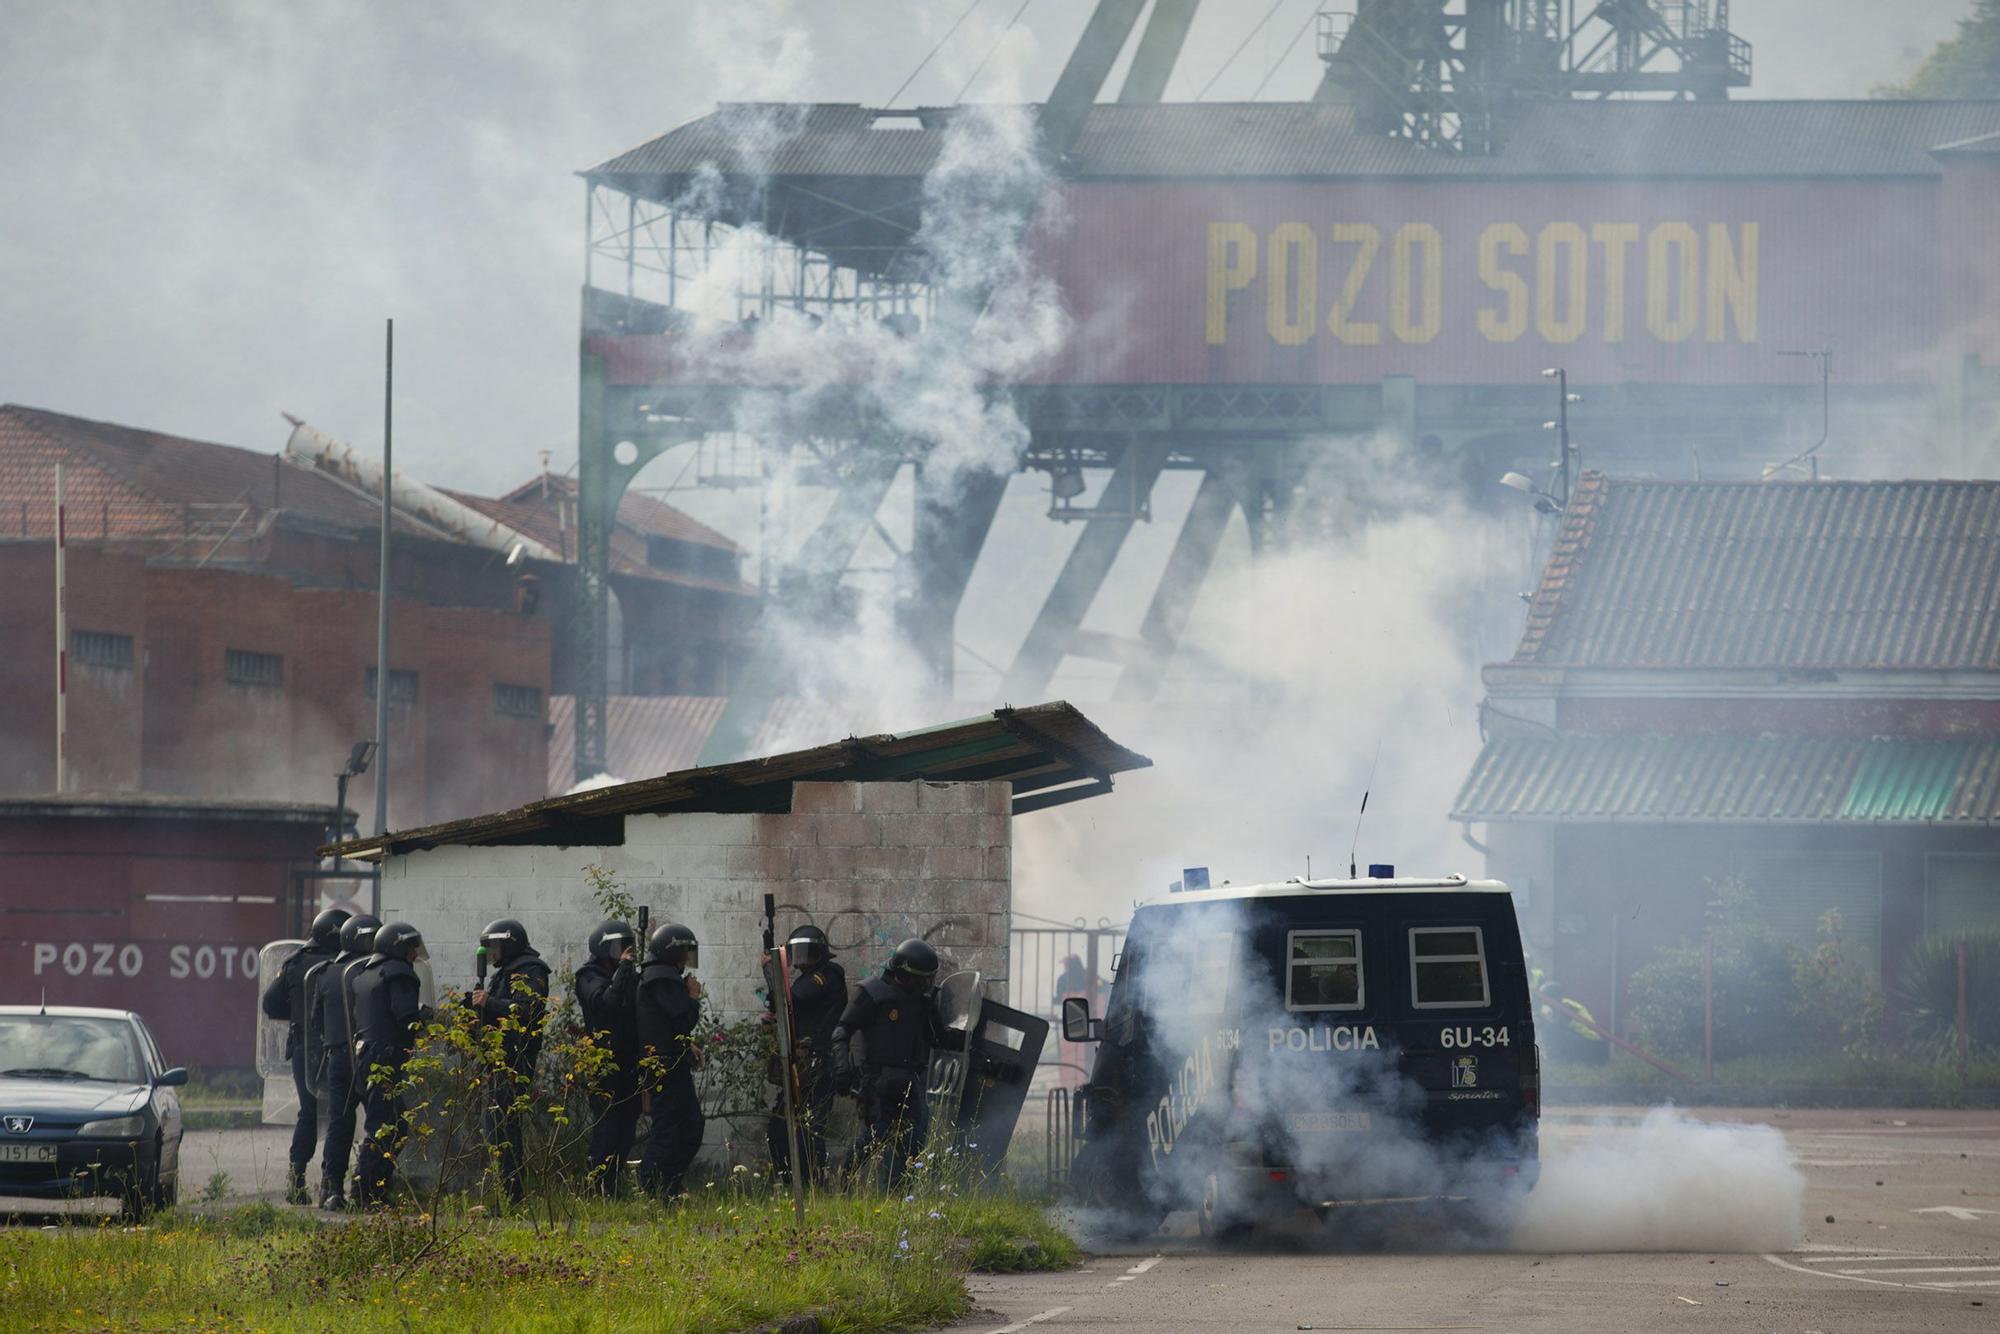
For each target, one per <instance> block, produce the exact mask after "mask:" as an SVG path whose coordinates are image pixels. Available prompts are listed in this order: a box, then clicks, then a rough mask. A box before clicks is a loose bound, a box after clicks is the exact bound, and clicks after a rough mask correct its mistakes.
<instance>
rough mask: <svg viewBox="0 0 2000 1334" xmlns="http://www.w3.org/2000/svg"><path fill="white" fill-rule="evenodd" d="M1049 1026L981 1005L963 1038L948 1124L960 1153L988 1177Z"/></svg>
mask: <svg viewBox="0 0 2000 1334" xmlns="http://www.w3.org/2000/svg"><path fill="white" fill-rule="evenodd" d="M1048 1036H1049V1021H1048V1020H1046V1019H1043V1018H1041V1017H1039V1016H1037V1015H1032V1014H1029V1013H1027V1012H1026V1011H1024V1010H1017V1009H1014V1008H1013V1007H1012V1006H1009V1005H1002V1004H1001V1003H1000V1002H999V1001H996V1000H986V1001H982V1002H981V1003H980V1006H979V1017H978V1022H977V1023H976V1024H975V1025H974V1027H973V1029H972V1031H971V1033H970V1034H969V1035H968V1041H967V1043H966V1051H965V1056H964V1076H963V1082H962V1083H961V1086H960V1089H959V1095H958V1106H957V1115H956V1117H955V1118H954V1120H953V1125H954V1126H955V1127H956V1131H957V1137H958V1140H959V1142H960V1143H961V1144H962V1145H963V1146H964V1147H963V1149H962V1152H964V1153H966V1154H968V1155H970V1156H971V1158H972V1159H973V1161H975V1162H978V1163H979V1164H981V1165H982V1166H983V1167H984V1168H985V1169H986V1170H987V1171H988V1172H997V1171H999V1170H1000V1164H1001V1163H1002V1162H1003V1161H1004V1160H1005V1159H1006V1157H1007V1145H1008V1142H1009V1141H1010V1140H1012V1139H1013V1137H1014V1124H1015V1122H1017V1121H1019V1120H1020V1118H1021V1107H1022V1105H1023V1104H1024V1103H1026V1102H1027V1100H1028V1084H1029V1082H1030V1081H1032V1080H1033V1079H1034V1077H1035V1064H1036V1062H1038V1061H1040V1060H1041V1059H1042V1045H1043V1044H1044V1043H1045V1042H1047V1041H1048Z"/></svg>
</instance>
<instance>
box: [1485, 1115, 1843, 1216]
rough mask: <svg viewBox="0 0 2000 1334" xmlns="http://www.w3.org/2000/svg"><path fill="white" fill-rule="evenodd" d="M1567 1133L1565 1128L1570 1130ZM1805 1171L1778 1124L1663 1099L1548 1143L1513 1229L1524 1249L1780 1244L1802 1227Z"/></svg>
mask: <svg viewBox="0 0 2000 1334" xmlns="http://www.w3.org/2000/svg"><path fill="white" fill-rule="evenodd" d="M1563 1138H1564V1139H1567V1138H1568V1137H1567V1136H1564V1137H1563ZM1804 1201H1805V1177H1804V1175H1803V1174H1801V1173H1800V1171H1799V1169H1798V1167H1797V1165H1796V1164H1795V1163H1794V1161H1793V1155H1792V1152H1791V1149H1790V1147H1789V1146H1788V1145H1787V1144H1786V1143H1785V1137H1784V1134H1783V1132H1781V1131H1779V1130H1777V1129H1776V1128H1774V1127H1772V1126H1759V1125H1735V1124H1717V1123H1710V1122H1703V1121H1696V1120H1692V1119H1690V1118H1688V1117H1687V1116H1685V1115H1683V1114H1682V1113H1680V1112H1678V1111H1676V1110H1674V1109H1673V1108H1671V1107H1656V1108H1654V1109H1652V1110H1651V1111H1649V1112H1647V1113H1646V1116H1645V1119H1644V1120H1643V1121H1641V1122H1640V1123H1639V1125H1638V1126H1637V1127H1636V1128H1635V1127H1631V1126H1618V1125H1611V1124H1599V1125H1597V1126H1594V1127H1592V1133H1591V1134H1590V1136H1589V1138H1587V1139H1583V1140H1581V1141H1580V1142H1569V1143H1564V1144H1562V1147H1560V1148H1559V1149H1555V1150H1553V1151H1552V1150H1551V1149H1550V1147H1549V1145H1548V1141H1547V1140H1546V1139H1544V1141H1543V1158H1542V1177H1541V1181H1540V1183H1539V1184H1538V1185H1537V1186H1536V1187H1535V1190H1534V1192H1533V1193H1532V1194H1531V1195H1530V1196H1529V1197H1528V1201H1527V1207H1526V1209H1525V1210H1524V1211H1523V1213H1522V1216H1521V1219H1520V1222H1519V1224H1518V1225H1517V1226H1516V1227H1515V1229H1514V1231H1513V1233H1512V1235H1511V1236H1510V1237H1509V1239H1508V1245H1509V1247H1510V1248H1511V1249H1514V1250H1524V1251H1782V1250H1788V1249H1790V1248H1791V1247H1792V1246H1794V1245H1796V1244H1797V1242H1798V1240H1799V1236H1800V1231H1799V1227H1800V1210H1801V1208H1802V1206H1803V1204H1804Z"/></svg>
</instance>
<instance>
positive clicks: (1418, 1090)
mask: <svg viewBox="0 0 2000 1334" xmlns="http://www.w3.org/2000/svg"><path fill="white" fill-rule="evenodd" d="M1115 970H1116V971H1115V976H1114V981H1113V985H1112V991H1111V997H1110V1000H1109V1002H1108V1005H1107V1007H1106V1011H1105V1014H1104V1016H1103V1018H1102V1019H1095V1018H1092V1017H1091V1015H1090V1012H1089V1007H1088V1002H1086V1001H1084V1000H1082V999H1081V998H1071V999H1069V1000H1066V1001H1064V1002H1063V1014H1062V1028H1063V1036H1064V1038H1065V1039H1067V1040H1069V1041H1072V1042H1096V1043H1100V1044H1101V1045H1100V1046H1099V1048H1098V1052H1097V1057H1096V1060H1095V1063H1094V1065H1093V1068H1092V1072H1091V1078H1090V1081H1089V1082H1088V1083H1087V1084H1086V1085H1085V1086H1084V1088H1083V1089H1082V1090H1081V1091H1080V1094H1079V1096H1080V1097H1081V1098H1082V1099H1083V1107H1082V1110H1081V1114H1080V1115H1079V1116H1077V1117H1076V1118H1075V1121H1074V1124H1076V1125H1077V1126H1078V1128H1079V1131H1080V1133H1081V1135H1082V1137H1083V1143H1082V1144H1081V1145H1080V1146H1079V1147H1078V1149H1077V1152H1076V1155H1075V1158H1074V1161H1073V1164H1072V1167H1071V1172H1070V1182H1071V1187H1072V1192H1073V1195H1074V1196H1075V1197H1076V1198H1077V1199H1078V1201H1079V1202H1080V1203H1082V1204H1084V1205H1086V1206H1089V1207H1093V1208H1095V1209H1100V1210H1104V1211H1106V1216H1108V1218H1109V1219H1110V1220H1111V1221H1110V1226H1112V1227H1114V1228H1115V1229H1116V1230H1119V1231H1123V1232H1127V1233H1133V1234H1141V1233H1144V1232H1149V1231H1151V1230H1152V1229H1153V1228H1155V1227H1157V1226H1158V1225H1159V1223H1160V1222H1161V1221H1162V1220H1163V1219H1164V1218H1165V1216H1166V1214H1167V1213H1169V1212H1171V1211H1174V1210H1177V1209H1192V1210H1195V1211H1196V1212H1197V1216H1198V1218H1199V1221H1200V1222H1201V1225H1202V1227H1203V1230H1204V1231H1205V1232H1212V1233H1220V1234H1228V1233H1231V1232H1240V1231H1242V1230H1244V1229H1246V1228H1248V1227H1250V1226H1254V1225H1255V1224H1257V1223H1259V1222H1263V1221H1268V1220H1270V1219H1273V1218H1274V1217H1276V1216H1278V1215H1280V1214H1284V1213H1289V1212H1294V1211H1296V1210H1298V1209H1299V1208H1301V1207H1304V1208H1309V1209H1312V1210H1314V1211H1315V1212H1317V1213H1319V1214H1320V1215H1321V1216H1322V1217H1326V1216H1328V1214H1329V1213H1330V1212H1331V1211H1333V1210H1335V1209H1336V1208H1338V1207H1340V1206H1343V1205H1354V1204H1368V1203H1379V1202H1384V1201H1413V1200H1420V1199H1429V1200H1435V1199H1449V1200H1472V1201H1475V1202H1477V1203H1479V1204H1481V1205H1486V1206H1490V1207H1491V1208H1492V1210H1493V1213H1492V1214H1491V1215H1490V1217H1491V1218H1492V1219H1493V1221H1495V1222H1496V1223H1497V1222H1498V1221H1499V1220H1500V1218H1501V1216H1502V1215H1503V1214H1504V1212H1505V1210H1506V1208H1507V1206H1508V1204H1509V1203H1510V1202H1512V1201H1518V1198H1519V1196H1520V1193H1521V1192H1523V1191H1525V1190H1526V1189H1528V1188H1529V1187H1531V1186H1532V1184H1533V1182H1534V1179H1535V1175H1536V1170H1537V1121H1538V1119H1539V1116H1540V1110H1541V1108H1540V1103H1541V1096H1540V1095H1541V1085H1540V1074H1541V1072H1540V1062H1539V1056H1538V1053H1537V1050H1536V1046H1535V1029H1534V1017H1533V1010H1532V1005H1531V1001H1530V997H1529V994H1528V978H1527V968H1526V965H1525V963H1524V961H1523V958H1522V951H1521V935H1520V928H1519V926H1518V924H1517V922H1516V920H1515V916H1514V904H1513V900H1512V897H1511V896H1510V894H1509V892H1508V889H1507V886H1506V885H1505V884H1503V883H1501V882H1499V881H1497V880H1468V879H1466V878H1465V877H1463V876H1456V875H1455V876H1447V877H1445V878H1442V879H1436V880H1421V879H1398V878H1397V877H1396V875H1395V871H1394V868H1392V867H1388V866H1371V867H1370V868H1369V875H1368V876H1367V877H1366V878H1362V879H1353V880H1311V881H1307V880H1293V881H1289V882H1286V883H1284V884H1275V885H1255V886H1249V887H1239V888H1231V887H1227V886H1224V887H1222V888H1216V889H1200V890H1192V891H1188V892H1181V893H1174V894H1170V895H1168V896H1167V897H1166V898H1165V899H1162V900H1159V901H1156V902H1152V903H1148V904H1146V905H1144V906H1142V907H1141V908H1140V909H1139V910H1138V911H1137V913H1136V914H1135V915H1134V916H1133V919H1132V926H1131V930H1130V933H1129V934H1128V935H1127V937H1126V941H1125V946H1124V950H1123V952H1122V954H1121V955H1120V957H1119V959H1118V961H1117V963H1116V964H1115Z"/></svg>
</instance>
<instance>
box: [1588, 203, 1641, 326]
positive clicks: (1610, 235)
mask: <svg viewBox="0 0 2000 1334" xmlns="http://www.w3.org/2000/svg"><path fill="white" fill-rule="evenodd" d="M1590 239H1591V240H1593V241H1595V242H1597V244H1599V245H1601V246H1603V247H1604V341H1605V342H1607V343H1622V342H1624V341H1625V249H1626V247H1627V246H1632V245H1637V244H1638V243H1639V224H1638V223H1636V222H1600V223H1596V224H1594V225H1593V226H1592V227H1591V229H1590Z"/></svg>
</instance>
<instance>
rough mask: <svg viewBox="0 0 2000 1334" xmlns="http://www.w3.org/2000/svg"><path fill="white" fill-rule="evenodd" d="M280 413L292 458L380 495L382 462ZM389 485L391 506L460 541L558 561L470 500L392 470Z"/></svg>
mask: <svg viewBox="0 0 2000 1334" xmlns="http://www.w3.org/2000/svg"><path fill="white" fill-rule="evenodd" d="M284 417H285V420H286V421H288V422H290V423H291V424H292V433H291V435H290V436H288V437H286V440H285V453H286V454H288V455H289V456H290V457H291V458H292V460H293V461H294V462H295V463H298V464H300V465H302V466H304V467H308V468H313V469H316V470H318V471H320V472H324V473H330V474H331V475H333V476H335V477H338V478H339V479H340V480H342V481H344V482H346V483H348V484H349V485H350V486H356V487H359V488H360V489H361V490H363V491H366V492H367V493H368V494H369V495H372V496H379V495H381V494H382V465H381V464H380V463H379V462H377V461H376V460H374V459H372V458H369V457H368V456H367V455H365V454H362V453H361V452H359V451H358V450H355V449H353V448H351V447H349V446H347V445H343V444H342V443H340V441H338V440H335V439H334V438H333V437H332V436H329V435H327V434H326V433H325V432H323V431H318V430H315V429H314V428H313V427H311V426H308V425H306V424H305V423H304V422H303V421H300V420H299V419H298V418H297V417H294V416H293V415H292V414H291V413H289V412H288V413H285V414H284ZM392 485H393V487H394V490H393V493H392V496H391V501H392V503H393V504H394V506H395V508H397V509H399V510H401V511H402V512H403V513H405V514H408V515H410V516H412V517H413V518H417V519H421V520H423V521H424V522H425V523H427V524H430V525H431V526H432V527H434V528H439V529H442V530H443V531H445V532H447V533H450V534H451V535H452V536H454V537H457V538H459V539H461V540H462V541H466V542H470V543H472V544H473V545H474V546H481V547H485V548H486V549H487V550H489V551H504V552H508V553H512V552H513V550H514V549H515V548H516V547H519V548H520V550H521V554H522V555H523V556H529V557H532V558H533V559H535V560H545V561H551V562H554V563H556V564H561V563H562V557H561V556H559V555H557V554H556V553H555V551H553V550H551V549H550V548H548V547H546V546H543V545H542V544H541V543H540V542H537V541H536V540H535V539H534V538H532V537H529V536H528V535H527V534H525V533H523V532H521V531H519V530H518V529H516V528H513V527H511V526H509V525H508V524H506V523H503V522H502V521H500V520H499V519H496V518H494V517H493V516H491V515H489V514H481V513H480V512H479V511H478V510H476V509H474V508H472V506H470V505H467V504H464V503H463V502H460V501H457V500H453V499H452V498H451V497H450V496H448V495H445V494H444V493H443V492H442V491H439V490H437V489H436V488H434V487H429V486H425V485H424V484H423V483H422V482H413V481H411V480H410V479H409V478H407V477H405V476H403V475H402V474H401V473H396V474H395V475H394V481H393V483H392Z"/></svg>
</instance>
